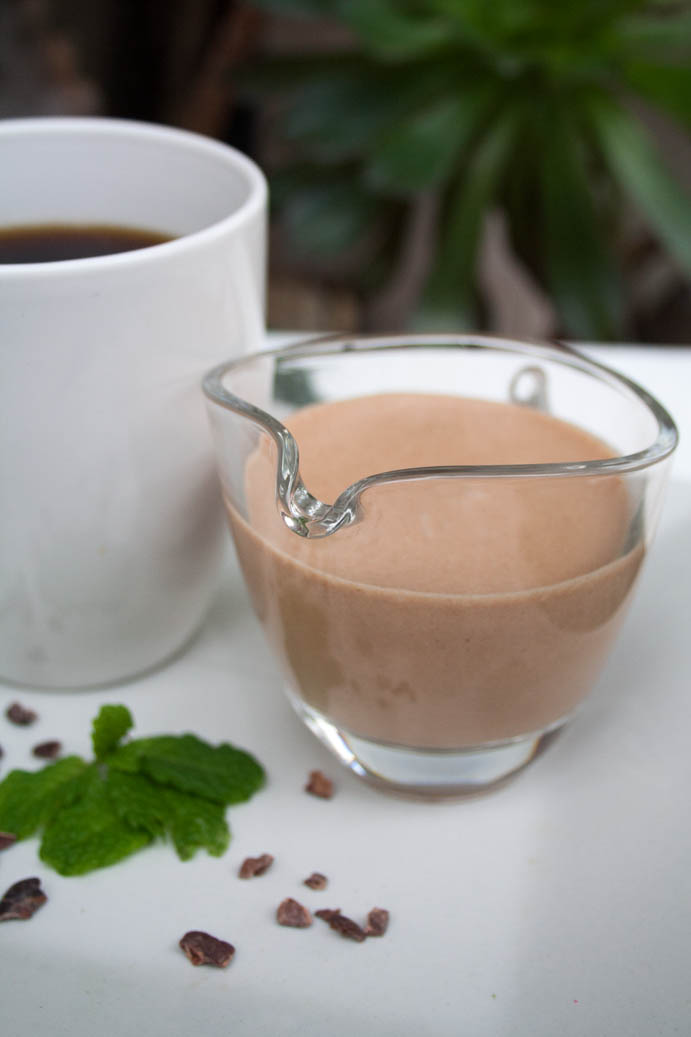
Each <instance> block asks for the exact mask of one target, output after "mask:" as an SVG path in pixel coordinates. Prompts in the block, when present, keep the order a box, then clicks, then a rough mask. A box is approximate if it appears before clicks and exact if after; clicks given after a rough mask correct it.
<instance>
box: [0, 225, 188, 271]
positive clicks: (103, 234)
mask: <svg viewBox="0 0 691 1037" xmlns="http://www.w3.org/2000/svg"><path fill="white" fill-rule="evenodd" d="M171 240H172V238H171V236H170V235H169V234H159V233H157V232H156V231H152V230H143V229H140V228H138V227H119V226H110V225H108V224H95V223H89V224H85V225H80V224H63V223H43V224H36V225H35V226H34V225H31V226H24V227H7V228H5V229H4V230H0V263H57V262H59V261H60V260H64V259H87V258H88V257H89V256H112V255H113V254H114V253H116V252H134V251H135V250H136V249H139V248H148V247H149V246H150V245H162V244H163V243H164V242H165V241H171Z"/></svg>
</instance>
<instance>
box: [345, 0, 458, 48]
mask: <svg viewBox="0 0 691 1037" xmlns="http://www.w3.org/2000/svg"><path fill="white" fill-rule="evenodd" d="M338 11H339V13H340V15H341V17H342V18H343V20H344V21H345V22H346V24H347V25H349V26H350V27H351V28H352V29H353V30H354V31H355V32H356V33H357V34H358V36H359V37H360V39H361V40H362V43H363V46H364V47H365V48H366V49H367V50H368V51H369V52H370V53H372V54H375V55H376V56H377V57H379V58H380V59H382V60H390V61H405V60H408V59H410V58H419V57H421V56H423V55H427V54H430V53H434V52H436V51H439V50H443V49H445V48H447V47H448V45H449V43H450V38H451V36H452V34H453V26H452V25H451V24H450V22H449V20H448V19H447V18H443V17H437V16H435V15H434V14H430V12H429V11H428V12H427V13H426V14H424V13H422V14H420V15H419V16H418V15H413V14H410V13H408V12H406V11H404V10H403V9H402V8H401V5H400V3H396V2H395V0H339V2H338Z"/></svg>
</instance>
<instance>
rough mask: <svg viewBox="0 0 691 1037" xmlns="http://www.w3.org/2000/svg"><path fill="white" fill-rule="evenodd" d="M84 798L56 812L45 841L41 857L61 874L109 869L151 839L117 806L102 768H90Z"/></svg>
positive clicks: (48, 827)
mask: <svg viewBox="0 0 691 1037" xmlns="http://www.w3.org/2000/svg"><path fill="white" fill-rule="evenodd" d="M82 793H83V794H82V797H81V798H80V799H79V800H78V801H77V802H76V803H73V804H72V805H71V806H68V807H66V808H65V809H64V810H61V811H60V812H59V813H57V814H55V815H54V816H53V818H52V819H51V820H50V821H49V822H48V824H47V825H46V828H45V830H44V833H43V839H42V840H41V849H40V853H39V856H40V858H41V860H42V861H43V862H44V863H45V864H48V865H50V867H51V868H55V870H56V871H57V872H58V873H59V874H60V875H84V874H85V873H86V872H87V871H93V870H94V869H95V868H106V867H108V866H109V865H111V864H116V863H117V862H118V861H121V860H122V859H123V858H124V857H128V856H129V855H130V854H131V853H134V852H135V851H136V850H139V849H141V848H142V847H143V846H146V845H147V844H148V843H150V842H151V836H150V835H149V834H148V832H145V831H144V830H143V829H136V828H131V827H130V826H129V825H127V824H126V823H125V822H124V821H122V820H121V819H120V818H119V817H118V815H117V813H116V811H115V809H114V808H113V805H112V803H111V802H110V798H109V796H108V793H107V790H106V783H105V781H104V780H103V777H102V776H101V773H100V771H99V769H98V767H90V768H89V772H88V781H87V782H86V783H85V787H84V788H83V789H82Z"/></svg>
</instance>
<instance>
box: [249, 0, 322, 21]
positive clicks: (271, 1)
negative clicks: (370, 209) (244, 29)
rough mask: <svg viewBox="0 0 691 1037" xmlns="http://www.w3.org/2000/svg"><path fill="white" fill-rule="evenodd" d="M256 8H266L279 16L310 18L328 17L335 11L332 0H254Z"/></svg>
mask: <svg viewBox="0 0 691 1037" xmlns="http://www.w3.org/2000/svg"><path fill="white" fill-rule="evenodd" d="M253 2H254V5H255V6H256V7H264V8H266V9H267V10H268V11H275V12H276V13H277V14H287V15H297V16H302V17H309V16H313V15H318V16H320V15H328V14H330V13H331V12H332V11H333V2H332V0H253Z"/></svg>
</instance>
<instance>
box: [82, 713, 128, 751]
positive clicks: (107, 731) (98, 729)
mask: <svg viewBox="0 0 691 1037" xmlns="http://www.w3.org/2000/svg"><path fill="white" fill-rule="evenodd" d="M133 727H134V720H133V719H132V714H131V713H130V711H129V709H128V708H127V706H101V708H100V710H99V712H98V714H97V716H96V717H95V718H94V722H93V725H92V729H91V744H92V745H93V747H94V756H95V757H96V759H97V760H103V759H105V757H106V756H107V755H108V753H111V752H112V751H113V750H114V749H115V747H116V746H117V744H118V742H119V741H120V739H121V738H124V736H125V735H126V734H127V732H128V731H130V730H131V729H132V728H133Z"/></svg>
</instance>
